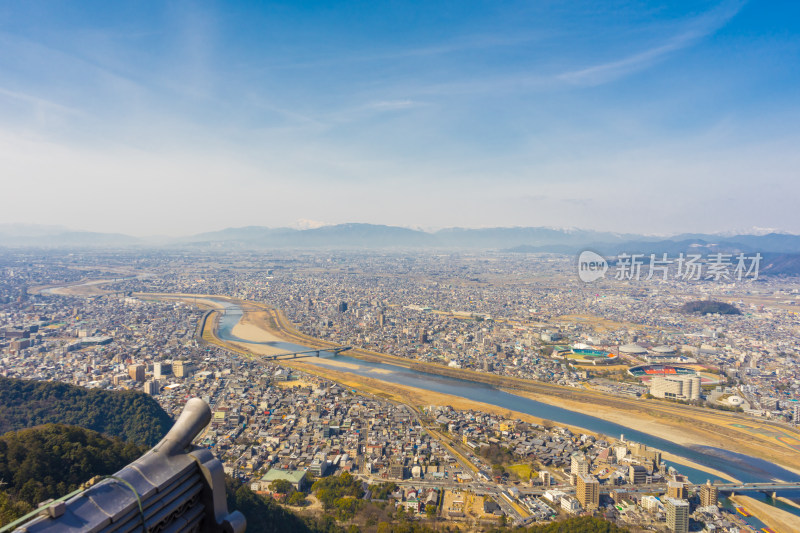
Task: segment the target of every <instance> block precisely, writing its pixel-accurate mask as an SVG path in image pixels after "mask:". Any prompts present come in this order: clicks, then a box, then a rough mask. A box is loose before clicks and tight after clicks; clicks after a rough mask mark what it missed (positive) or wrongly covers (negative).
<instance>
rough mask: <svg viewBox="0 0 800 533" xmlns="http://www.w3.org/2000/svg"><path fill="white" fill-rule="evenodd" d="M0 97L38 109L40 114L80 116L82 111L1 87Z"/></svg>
mask: <svg viewBox="0 0 800 533" xmlns="http://www.w3.org/2000/svg"><path fill="white" fill-rule="evenodd" d="M0 95H1V96H5V97H7V98H11V99H13V100H17V101H20V102H25V103H26V104H30V105H32V106H34V107H35V108H36V110H37V111H38V112H47V111H56V112H59V113H65V114H79V113H80V111H79V110H77V109H75V108H73V107H69V106H65V105H62V104H59V103H56V102H53V101H51V100H47V99H45V98H40V97H38V96H34V95H32V94H27V93H21V92H17V91H11V90H8V89H4V88H2V87H0Z"/></svg>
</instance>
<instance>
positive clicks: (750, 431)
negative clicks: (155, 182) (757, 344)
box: [259, 308, 800, 474]
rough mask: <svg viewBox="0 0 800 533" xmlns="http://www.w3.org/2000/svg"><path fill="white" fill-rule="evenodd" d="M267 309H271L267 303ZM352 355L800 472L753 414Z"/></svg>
mask: <svg viewBox="0 0 800 533" xmlns="http://www.w3.org/2000/svg"><path fill="white" fill-rule="evenodd" d="M267 309H268V308H267ZM259 327H261V328H264V329H268V330H270V332H271V333H272V334H274V335H275V336H277V337H280V338H282V339H285V340H287V341H289V342H294V343H300V344H303V345H311V346H312V347H314V348H326V347H331V346H334V344H333V343H326V342H325V341H320V340H319V339H314V338H312V337H309V336H308V335H305V334H303V333H300V332H298V331H297V330H296V329H294V327H293V326H292V325H291V324H290V323H289V321H288V320H287V319H286V318H285V316H283V315H282V313H280V311H277V310H274V309H270V310H269V312H268V313H267V318H266V319H265V320H263V321H262V322H260V323H259ZM347 354H348V355H349V356H351V357H355V358H358V359H363V360H366V361H373V362H381V363H388V364H392V365H398V366H402V367H405V368H409V369H412V370H418V371H421V372H427V373H431V374H438V375H444V376H448V377H455V378H459V379H465V380H469V381H477V382H481V383H486V384H489V385H492V386H495V387H497V388H499V389H501V390H505V391H506V392H509V393H512V394H516V395H519V396H523V397H526V398H529V399H532V400H536V401H539V402H542V403H547V404H549V405H553V406H556V407H562V408H564V409H569V410H572V411H577V412H586V411H587V406H591V411H592V414H593V415H595V416H599V417H601V418H604V419H606V420H609V421H611V422H615V423H617V424H621V425H626V426H629V427H630V426H631V424H633V425H634V426H635V427H636V428H637V429H639V430H642V431H645V432H647V433H649V434H651V435H654V436H656V437H660V438H663V439H666V440H669V441H672V442H675V443H676V444H681V445H700V446H712V447H715V448H722V449H727V450H731V451H735V452H738V453H742V454H745V455H750V456H753V457H758V458H761V459H764V460H767V461H770V462H773V463H775V464H777V465H779V466H782V467H784V468H786V469H787V470H790V471H792V472H794V473H797V474H800V453H798V452H797V451H796V450H795V449H792V448H789V446H788V445H786V444H785V443H784V442H782V441H781V440H779V439H776V438H774V437H772V436H771V435H770V429H771V428H767V429H766V430H765V429H764V428H765V425H764V424H763V423H761V422H759V421H757V420H755V419H752V418H749V417H744V416H741V415H737V414H735V413H728V412H720V411H713V410H710V409H701V408H693V407H689V406H682V405H679V404H670V403H667V402H659V401H657V400H642V399H633V398H632V399H627V398H620V397H616V396H610V395H606V394H603V393H600V392H597V391H592V390H584V389H577V388H573V387H562V386H558V385H551V384H546V383H538V382H532V381H527V380H522V379H519V378H513V377H505V376H498V375H494V374H487V373H479V372H475V371H471V370H464V369H455V368H449V367H444V366H443V365H436V364H433V363H418V362H415V361H411V360H409V359H404V358H400V357H396V356H392V355H385V354H379V353H376V352H369V351H366V350H360V349H353V350H350V351H349V352H348V353H347ZM780 431H783V432H785V433H786V434H787V435H789V436H790V437H796V438H797V439H798V440H800V433H797V432H794V431H792V433H789V430H786V429H783V428H780Z"/></svg>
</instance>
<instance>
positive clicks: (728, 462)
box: [216, 300, 800, 525]
mask: <svg viewBox="0 0 800 533" xmlns="http://www.w3.org/2000/svg"><path fill="white" fill-rule="evenodd" d="M216 301H217V303H219V304H220V305H222V306H224V307H225V313H224V314H223V315H222V316H221V317H220V320H219V324H218V329H217V335H218V337H219V338H220V339H223V340H229V341H239V342H249V343H252V341H248V340H247V339H242V338H239V337H236V336H235V335H233V333H232V330H233V327H234V326H235V325H236V324H237V323H238V322H239V320H240V319H241V317H242V311H241V308H239V307H238V306H237V305H235V304H232V303H231V302H228V301H225V300H216ZM252 344H268V345H270V346H276V347H279V348H282V349H285V350H286V351H287V352H295V351H303V350H308V349H309V348H308V347H305V346H300V345H297V344H292V343H286V342H270V343H252ZM332 358H335V360H336V361H337V362H342V363H347V365H336V364H331V362H330V361H329V360H330V359H332ZM303 362H304V363H311V364H314V365H318V366H321V367H327V368H330V369H332V370H337V371H339V372H349V373H352V374H356V375H359V376H366V377H370V378H373V379H377V380H381V381H385V382H388V383H396V384H400V385H407V386H410V387H416V388H419V389H425V390H430V391H435V392H440V393H443V394H450V395H453V396H458V397H461V398H467V399H470V400H474V401H476V402H482V403H486V404H490V405H495V406H498V407H502V408H503V409H508V410H511V411H518V412H521V413H527V414H530V415H533V416H537V417H541V418H545V419H549V420H552V421H553V422H556V423H562V424H568V425H571V426H577V427H581V428H585V429H587V430H589V431H593V432H596V433H603V434H605V435H610V436H619V435H625V439H626V440H632V441H636V442H641V443H644V444H647V445H648V446H652V447H654V448H658V449H660V450H663V451H666V452H670V453H672V454H674V455H676V456H679V457H683V458H686V459H689V460H690V461H693V462H695V463H697V464H700V465H704V466H707V467H710V468H713V469H715V470H719V471H721V472H724V473H726V474H728V475H731V476H733V477H734V478H736V479H739V480H741V481H743V482H746V483H747V482H758V481H762V482H763V481H770V480H774V479H780V480H784V481H800V475H797V474H795V473H793V472H790V471H788V470H786V469H784V468H781V467H779V466H777V465H775V464H773V463H770V462H768V461H764V460H762V459H757V458H755V457H750V456H747V455H742V454H738V453H733V452H730V451H727V450H722V449H720V448H713V447H710V446H683V445H680V444H676V443H674V442H671V441H670V440H667V439H663V438H660V437H656V436H653V435H650V434H648V433H644V432H642V431H638V430H636V429H634V428H633V427H629V426H624V425H621V424H615V423H613V422H609V421H607V420H603V419H602V418H597V417H594V416H590V415H587V414H584V413H582V412H577V411H571V410H569V409H564V408H561V407H556V406H553V405H549V404H546V403H542V402H537V401H535V400H531V399H528V398H523V397H521V396H517V395H516V394H512V393H508V392H505V391H502V390H499V389H497V388H496V387H493V386H492V385H488V384H485V383H476V382H473V381H467V380H463V379H457V378H451V377H447V376H440V375H437V374H429V373H427V372H420V371H417V370H411V369H408V368H404V367H401V366H397V365H392V364H388V363H372V362H368V361H362V360H361V359H356V358H354V357H348V356H345V355H333V354H331V353H330V352H324V351H323V352H321V357H319V358H316V357H308V358H304V359H303ZM587 411H591V406H587ZM673 466H674V467H675V468H676V469H677V470H678V471H679V472H680V473H682V474H685V475H686V476H688V477H689V479H690V480H691V481H692V482H694V483H703V482H704V481H705V480H706V479H711V480H715V479H720V478H718V477H716V476H714V475H712V474H709V473H706V472H703V471H701V470H697V469H695V468H691V467H689V466H685V465H683V464H680V462H678V461H676V462H675V463H674V464H673ZM747 494H748V495H750V496H753V497H755V498H758V499H761V500H764V499H765V496H764V495H763V494H760V493H747ZM782 494H783V493H782ZM784 495H785V496H787V497H790V498H792V499H794V498H797V497H800V492H798V491H792V492H787V493H786V494H784ZM766 500H767V501H768V502H769V503H771V504H773V505H776V506H777V507H780V508H782V509H785V510H787V511H789V512H792V513H793V514H798V515H800V509H797V508H794V507H791V506H787V505H786V504H783V503H782V502H777V501H773V500H772V499H771V498H766ZM754 525H755V524H754Z"/></svg>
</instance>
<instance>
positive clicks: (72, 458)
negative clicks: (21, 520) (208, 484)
mask: <svg viewBox="0 0 800 533" xmlns="http://www.w3.org/2000/svg"><path fill="white" fill-rule="evenodd" d="M146 451H147V447H146V446H141V445H136V444H132V443H125V442H123V441H122V440H121V439H118V438H115V437H107V436H105V435H102V434H100V433H98V432H96V431H92V430H90V429H84V428H80V427H75V426H65V425H62V424H47V425H44V426H40V427H35V428H30V429H22V430H19V431H11V432H8V433H6V434H5V435H3V436H2V437H0V480H2V481H3V483H4V484H3V486H2V488H3V491H2V492H0V524H4V523H7V522H10V521H11V520H13V519H15V518H17V517H19V516H21V515H22V514H24V513H25V512H27V511H29V510H31V509H33V508H34V507H35V506H36V505H37V504H38V503H40V502H42V501H44V500H46V499H48V498H58V497H60V496H65V495H66V494H68V493H70V492H71V491H73V490H75V489H76V488H78V486H79V485H80V484H81V483H83V482H85V481H87V480H89V479H91V478H92V477H94V476H97V475H108V474H113V473H114V472H117V471H118V470H120V469H121V468H122V467H124V466H125V465H127V464H128V463H130V462H131V461H134V460H135V459H137V458H138V457H139V456H140V455H142V454H143V453H144V452H146Z"/></svg>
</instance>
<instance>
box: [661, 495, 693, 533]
mask: <svg viewBox="0 0 800 533" xmlns="http://www.w3.org/2000/svg"><path fill="white" fill-rule="evenodd" d="M664 507H665V509H666V511H667V527H668V528H669V530H670V531H673V532H675V533H689V502H687V501H686V500H676V499H675V498H664Z"/></svg>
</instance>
